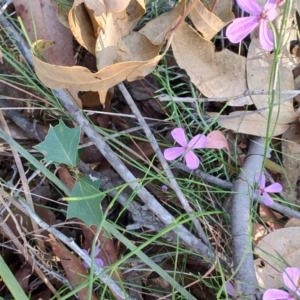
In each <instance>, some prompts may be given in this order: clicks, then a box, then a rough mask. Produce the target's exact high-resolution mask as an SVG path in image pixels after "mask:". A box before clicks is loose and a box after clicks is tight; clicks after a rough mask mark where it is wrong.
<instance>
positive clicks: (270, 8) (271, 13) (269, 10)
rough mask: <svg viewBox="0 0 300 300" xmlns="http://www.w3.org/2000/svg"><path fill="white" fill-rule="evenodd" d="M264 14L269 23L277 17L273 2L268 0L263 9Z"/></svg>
mask: <svg viewBox="0 0 300 300" xmlns="http://www.w3.org/2000/svg"><path fill="white" fill-rule="evenodd" d="M263 11H264V13H265V14H266V15H267V16H268V19H269V20H270V21H273V20H274V19H275V18H276V16H277V10H276V3H275V1H274V0H269V1H268V2H267V3H266V4H265V6H264V9H263Z"/></svg>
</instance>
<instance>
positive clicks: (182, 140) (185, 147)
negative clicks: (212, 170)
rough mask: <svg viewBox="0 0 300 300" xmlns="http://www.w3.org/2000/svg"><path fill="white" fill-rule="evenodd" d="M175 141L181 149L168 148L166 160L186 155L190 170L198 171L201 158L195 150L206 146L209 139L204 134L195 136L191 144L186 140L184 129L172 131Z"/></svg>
mask: <svg viewBox="0 0 300 300" xmlns="http://www.w3.org/2000/svg"><path fill="white" fill-rule="evenodd" d="M171 135H172V137H173V139H174V140H175V141H176V142H177V143H178V144H179V145H180V146H181V147H173V148H168V149H166V150H165V151H164V157H165V159H166V160H174V159H176V158H178V157H179V156H181V155H184V158H185V162H186V165H187V166H188V168H189V169H192V170H193V169H197V168H198V167H199V164H200V160H199V158H198V157H197V156H196V154H195V153H194V152H193V150H194V149H201V148H204V147H205V146H206V143H207V138H206V136H205V135H203V134H197V135H195V136H194V137H193V138H192V139H191V140H190V141H189V142H188V140H187V138H186V135H185V132H184V129H183V128H175V129H173V130H172V131H171Z"/></svg>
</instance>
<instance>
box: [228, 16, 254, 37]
mask: <svg viewBox="0 0 300 300" xmlns="http://www.w3.org/2000/svg"><path fill="white" fill-rule="evenodd" d="M258 24H259V18H258V17H255V16H254V17H245V18H237V19H235V20H234V21H233V22H232V23H231V24H230V25H229V26H228V27H227V30H226V36H227V37H228V39H229V40H230V42H231V43H239V42H240V41H241V40H242V39H244V38H245V37H246V36H247V35H248V34H249V33H250V32H251V31H252V30H253V29H254V28H255V27H256V26H257V25H258Z"/></svg>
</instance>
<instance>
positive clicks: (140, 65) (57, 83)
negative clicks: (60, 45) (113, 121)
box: [33, 41, 162, 103]
mask: <svg viewBox="0 0 300 300" xmlns="http://www.w3.org/2000/svg"><path fill="white" fill-rule="evenodd" d="M40 43H42V44H43V43H45V41H37V42H36V43H34V45H33V61H34V65H35V71H36V74H37V76H38V77H39V79H40V80H41V81H42V82H43V83H44V84H45V85H46V86H48V87H50V88H72V87H73V88H76V89H78V90H81V91H94V92H99V95H100V100H101V102H102V101H103V102H102V103H104V102H105V97H106V93H107V91H108V90H109V88H111V87H113V86H115V85H116V84H118V83H119V82H121V81H124V80H125V79H127V80H128V81H131V80H136V79H141V78H143V77H145V76H146V75H148V74H149V73H151V72H152V71H153V69H154V68H155V66H156V64H157V63H158V61H159V60H160V59H161V57H162V56H161V55H158V56H156V57H154V58H153V59H150V60H148V61H129V62H121V63H117V64H113V65H110V66H107V67H105V68H103V69H102V70H100V71H98V72H97V73H92V72H90V71H89V70H88V69H87V68H84V67H79V66H74V67H62V66H56V65H51V64H49V63H46V62H44V61H42V60H40V59H39V58H38V57H36V55H35V54H34V48H35V47H37V44H40Z"/></svg>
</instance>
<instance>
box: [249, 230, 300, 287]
mask: <svg viewBox="0 0 300 300" xmlns="http://www.w3.org/2000/svg"><path fill="white" fill-rule="evenodd" d="M254 251H255V253H256V254H257V255H258V256H259V257H260V258H259V259H257V260H255V270H256V276H257V280H258V283H259V286H260V287H263V288H266V289H268V288H279V287H281V286H282V284H281V282H282V275H281V274H282V270H283V269H284V268H285V267H287V265H286V263H287V264H288V265H290V266H293V267H296V268H300V260H299V255H300V227H289V228H282V229H278V230H276V231H274V232H272V233H270V234H268V235H267V236H265V237H264V238H263V239H262V240H261V241H260V242H259V243H258V245H257V246H256V248H255V249H254ZM261 261H263V262H264V265H262V264H261ZM285 262H286V263H285Z"/></svg>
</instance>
